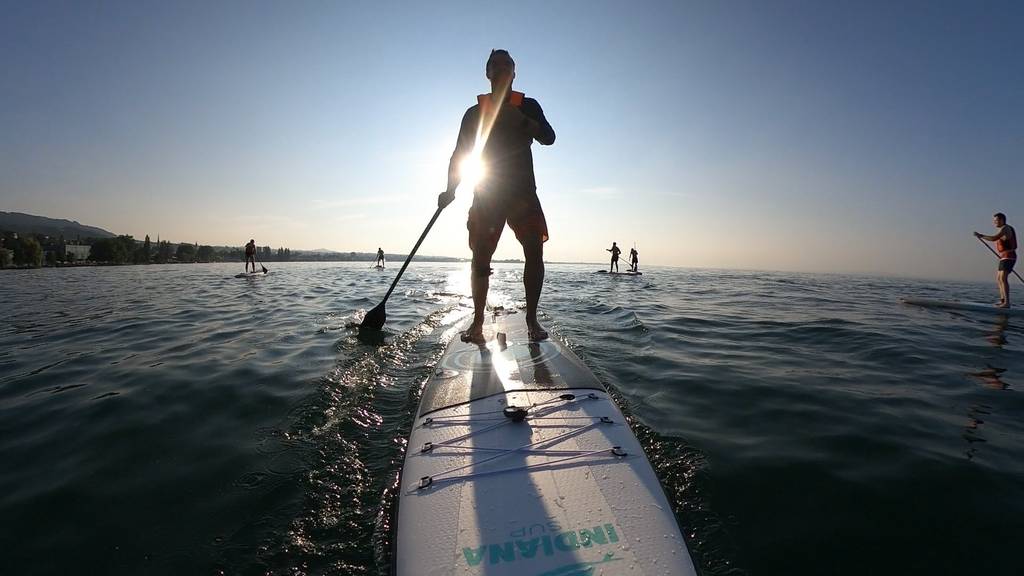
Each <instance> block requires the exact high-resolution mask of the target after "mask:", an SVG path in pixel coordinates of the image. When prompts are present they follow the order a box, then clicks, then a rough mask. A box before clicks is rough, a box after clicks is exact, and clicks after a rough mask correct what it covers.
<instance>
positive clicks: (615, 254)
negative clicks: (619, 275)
mask: <svg viewBox="0 0 1024 576" xmlns="http://www.w3.org/2000/svg"><path fill="white" fill-rule="evenodd" d="M605 251H606V252H611V253H612V263H611V264H609V265H608V272H611V271H612V269H614V270H615V271H616V272H618V271H619V254H622V250H621V249H619V247H618V245H616V244H615V242H612V247H611V248H605Z"/></svg>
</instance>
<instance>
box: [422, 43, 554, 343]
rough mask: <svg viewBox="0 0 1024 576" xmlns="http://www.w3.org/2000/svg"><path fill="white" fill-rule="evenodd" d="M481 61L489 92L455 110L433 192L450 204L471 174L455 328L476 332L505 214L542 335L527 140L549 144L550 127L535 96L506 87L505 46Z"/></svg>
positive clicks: (540, 263)
mask: <svg viewBox="0 0 1024 576" xmlns="http://www.w3.org/2000/svg"><path fill="white" fill-rule="evenodd" d="M484 69H485V72H486V75H487V79H488V80H490V81H491V92H490V94H481V95H480V96H477V103H476V104H475V105H473V106H472V107H470V108H469V109H468V110H466V113H465V115H464V116H463V117H462V126H461V127H460V129H459V139H458V142H457V143H456V145H455V152H454V153H453V154H452V159H451V162H450V163H449V165H448V189H447V190H445V191H444V192H442V193H441V194H440V195H439V196H438V197H437V205H438V207H439V208H443V207H445V206H447V205H448V204H451V202H452V200H454V199H455V189H456V188H458V186H459V184H460V183H461V182H462V181H463V180H464V179H465V180H466V181H467V183H469V181H470V180H471V179H472V178H471V176H473V175H476V186H475V187H474V190H473V206H472V207H471V208H470V209H469V220H468V222H467V223H466V227H467V228H469V248H470V250H472V251H473V264H472V272H471V274H470V285H471V287H472V291H473V323H472V324H470V325H469V328H468V329H467V330H466V331H465V332H463V333H462V340H463V341H465V342H477V343H481V342H483V340H484V336H483V326H484V320H485V319H486V316H485V308H486V305H487V289H488V285H489V283H490V281H489V278H488V277H489V276H490V275H491V256H492V255H493V254H494V250H495V248H497V247H498V239H499V238H500V237H501V233H502V231H503V230H504V229H505V223H506V222H508V226H509V228H511V229H512V231H513V232H515V234H516V239H517V240H519V243H520V244H522V245H523V256H524V258H525V260H526V267H525V269H524V270H523V284H524V285H525V288H526V318H525V320H526V327H527V330H528V333H529V338H530V340H543V339H545V338H547V337H548V333H547V331H546V330H545V329H544V327H543V326H541V324H540V322H538V321H537V303H538V302H539V301H540V292H541V288H542V287H543V284H544V243H545V242H547V240H548V225H547V221H546V220H545V219H544V211H543V210H542V209H541V206H540V200H539V199H538V198H537V182H536V179H535V177H534V173H533V153H532V152H531V151H530V147H531V146H532V145H533V141H534V140H536V141H537V142H540V143H541V144H544V145H545V146H549V145H551V144H554V143H555V131H554V130H553V129H552V128H551V124H549V123H548V121H547V119H546V118H545V117H544V111H543V110H542V109H541V107H540V104H539V103H537V101H536V100H534V99H533V98H528V97H526V95H524V94H523V93H522V92H515V91H513V90H512V80H513V79H514V78H515V77H516V63H515V61H514V60H512V56H511V55H509V53H508V51H507V50H491V55H490V57H488V58H487V64H486V65H485V67H484Z"/></svg>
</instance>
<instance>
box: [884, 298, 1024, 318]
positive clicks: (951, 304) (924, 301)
mask: <svg viewBox="0 0 1024 576" xmlns="http://www.w3.org/2000/svg"><path fill="white" fill-rule="evenodd" d="M903 303H904V304H911V305H914V306H925V307H928V308H951V309H954V310H968V311H971V312H984V313H986V314H1001V315H1006V316H1019V315H1022V314H1024V308H998V307H996V306H995V305H994V304H983V303H981V302H962V301H960V300H931V299H928V298H904V299H903Z"/></svg>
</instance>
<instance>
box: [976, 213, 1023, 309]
mask: <svg viewBox="0 0 1024 576" xmlns="http://www.w3.org/2000/svg"><path fill="white" fill-rule="evenodd" d="M992 224H993V225H995V227H996V233H995V234H992V235H991V236H987V235H985V234H982V233H980V232H975V233H974V236H975V237H977V238H979V239H981V240H988V241H989V242H995V243H996V250H995V252H996V256H998V257H999V268H998V269H997V270H996V286H998V287H999V304H996V307H998V308H1009V307H1010V282H1009V276H1010V272H1013V266H1014V264H1016V263H1017V231H1016V230H1014V229H1013V226H1010V225H1009V224H1007V223H1006V214H1003V213H1002V212H996V213H995V214H993V215H992ZM986 246H987V244H986Z"/></svg>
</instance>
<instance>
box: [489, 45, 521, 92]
mask: <svg viewBox="0 0 1024 576" xmlns="http://www.w3.org/2000/svg"><path fill="white" fill-rule="evenodd" d="M484 71H485V72H486V73H487V79H488V80H491V81H492V82H493V81H494V80H496V79H498V78H503V77H507V78H508V82H509V83H510V84H511V83H512V79H513V78H515V77H516V61H515V60H513V59H512V56H511V55H510V54H509V53H508V50H503V49H500V48H499V49H497V50H491V55H490V56H489V57H488V58H487V65H486V66H485V67H484Z"/></svg>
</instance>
